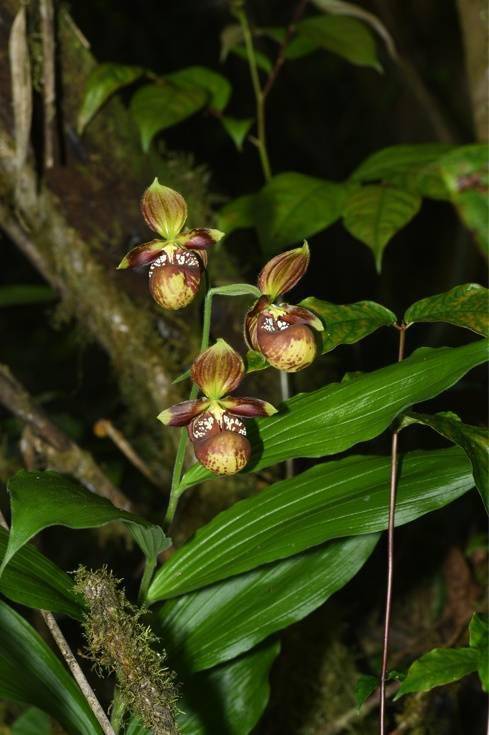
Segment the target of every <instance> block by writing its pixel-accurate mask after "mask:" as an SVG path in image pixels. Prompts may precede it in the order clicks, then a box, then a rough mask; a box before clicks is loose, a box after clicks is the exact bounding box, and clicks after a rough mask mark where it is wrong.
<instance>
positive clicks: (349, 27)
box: [296, 15, 382, 71]
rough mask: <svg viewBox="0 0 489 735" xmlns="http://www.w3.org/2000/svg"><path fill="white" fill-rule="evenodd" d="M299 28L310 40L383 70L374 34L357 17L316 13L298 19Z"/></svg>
mask: <svg viewBox="0 0 489 735" xmlns="http://www.w3.org/2000/svg"><path fill="white" fill-rule="evenodd" d="M296 31H297V33H298V34H299V35H300V36H303V37H304V38H306V39H307V40H308V41H312V42H313V43H315V44H317V46H318V47H320V48H323V49H325V50H326V51H332V52H333V53H334V54H337V55H338V56H341V57H342V58H343V59H346V60H347V61H349V62H350V63H351V64H357V65H358V66H370V67H372V69H375V70H376V71H382V66H381V64H380V62H379V60H378V58H377V50H376V47H375V39H374V37H373V36H372V34H371V32H370V31H369V29H368V28H366V27H365V25H364V24H363V23H361V22H360V21H359V20H356V19H355V18H348V17H345V16H341V15H317V16H314V17H313V18H307V19H306V20H303V21H301V22H300V23H298V24H297V26H296Z"/></svg>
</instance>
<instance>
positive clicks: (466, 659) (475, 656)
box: [395, 648, 479, 699]
mask: <svg viewBox="0 0 489 735" xmlns="http://www.w3.org/2000/svg"><path fill="white" fill-rule="evenodd" d="M478 663H479V653H478V652H477V651H475V650H474V649H473V648H434V649H433V650H432V651H429V652H428V653H425V655H424V656H421V658H419V659H418V660H417V661H415V662H414V663H413V664H411V666H410V667H409V671H408V673H407V676H406V678H405V679H404V681H403V682H402V684H401V686H400V688H399V691H398V692H397V694H396V696H395V699H399V697H402V696H403V695H404V694H409V693H411V692H427V691H429V690H430V689H433V688H434V687H438V686H442V685H443V684H451V683H452V682H454V681H458V680H459V679H462V677H464V676H467V674H471V673H472V672H473V671H477V666H478Z"/></svg>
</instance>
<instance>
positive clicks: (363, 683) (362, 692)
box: [355, 674, 379, 709]
mask: <svg viewBox="0 0 489 735" xmlns="http://www.w3.org/2000/svg"><path fill="white" fill-rule="evenodd" d="M378 686H379V680H378V679H377V677H376V676H371V675H370V674H365V675H364V676H361V677H360V678H359V679H358V680H357V682H356V684H355V702H356V704H357V707H358V709H360V707H361V706H362V704H363V703H364V702H365V701H366V700H367V699H368V698H369V697H370V695H371V694H373V693H374V692H375V690H376V689H377V687H378Z"/></svg>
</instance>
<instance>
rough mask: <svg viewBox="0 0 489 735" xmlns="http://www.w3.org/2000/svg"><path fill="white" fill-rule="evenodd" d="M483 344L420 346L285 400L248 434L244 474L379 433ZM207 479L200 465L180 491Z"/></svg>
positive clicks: (482, 355)
mask: <svg viewBox="0 0 489 735" xmlns="http://www.w3.org/2000/svg"><path fill="white" fill-rule="evenodd" d="M487 348H488V341H487V340H478V341H477V342H473V343H471V344H468V345H464V346H463V347H455V348H452V347H442V348H439V349H430V348H427V347H425V348H422V349H420V350H416V352H415V353H413V354H412V355H411V356H410V357H408V358H407V359H406V360H403V362H401V363H396V364H395V365H389V366H388V367H385V368H381V369H380V370H375V371H374V372H372V373H368V374H365V375H361V376H360V377H358V378H355V379H354V380H351V381H349V382H346V383H334V384H332V385H328V386H326V387H325V388H321V389H320V390H315V391H312V392H311V393H303V394H300V395H298V396H295V397H294V398H292V399H291V400H290V401H287V402H286V403H285V404H284V405H283V407H282V408H281V410H280V411H279V413H278V414H276V415H275V416H272V417H271V418H267V419H258V420H257V422H256V427H257V432H256V435H255V436H253V431H252V429H251V430H250V434H251V439H252V446H253V454H252V458H251V461H250V463H249V465H248V470H259V469H262V468H264V467H270V466H271V465H274V464H276V463H277V462H283V461H284V460H286V459H289V458H293V457H324V456H327V455H331V454H336V453H337V452H342V451H344V450H345V449H349V448H350V447H352V446H354V445H355V444H358V443H359V442H363V441H368V440H369V439H372V438H373V437H374V436H378V435H379V434H381V433H382V432H383V431H385V429H387V427H388V426H389V425H390V424H391V422H392V421H393V420H394V419H395V417H396V416H397V415H398V414H399V413H401V411H405V410H406V409H407V408H409V407H410V406H412V405H413V404H415V403H419V402H421V401H426V400H428V399H429V398H433V397H434V396H436V395H438V394H439V393H441V392H443V391H444V390H446V389H447V388H450V386H452V385H454V384H455V383H457V382H458V380H460V378H461V377H462V376H463V375H465V373H466V372H468V370H470V369H471V368H473V367H475V365H479V364H480V363H483V362H485V360H487V354H488V353H487ZM208 477H211V473H210V472H208V470H206V469H204V468H203V467H202V466H201V465H194V466H193V467H191V468H190V470H189V471H188V472H187V473H186V474H185V475H184V477H183V480H182V487H190V486H191V485H194V484H195V483H197V482H202V481H203V480H205V479H207V478H208Z"/></svg>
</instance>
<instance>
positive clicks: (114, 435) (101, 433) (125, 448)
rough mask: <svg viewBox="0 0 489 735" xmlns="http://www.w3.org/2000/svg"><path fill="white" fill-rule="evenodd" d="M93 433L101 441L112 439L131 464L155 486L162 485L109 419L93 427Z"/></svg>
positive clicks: (98, 422) (100, 420) (99, 421)
mask: <svg viewBox="0 0 489 735" xmlns="http://www.w3.org/2000/svg"><path fill="white" fill-rule="evenodd" d="M93 433H94V434H95V436H98V437H99V438H100V439H103V438H105V437H108V438H109V439H111V440H112V441H113V442H114V444H115V445H116V447H117V448H118V449H119V451H120V452H122V454H123V455H124V456H125V457H126V459H128V460H129V462H131V464H133V465H134V467H136V469H138V470H139V471H140V473H141V474H142V475H144V476H145V477H146V479H147V480H149V481H150V482H151V483H153V485H157V486H159V485H160V480H159V479H158V478H157V477H155V476H154V474H153V473H152V472H151V470H150V468H149V467H148V465H147V464H146V463H145V462H144V461H143V460H142V459H141V457H140V456H139V454H137V452H136V451H135V450H134V448H133V447H132V446H131V444H130V443H129V442H128V440H127V439H126V437H125V436H124V434H123V433H122V432H121V431H119V429H117V428H116V427H115V426H114V424H113V423H112V422H111V421H109V420H108V419H99V420H98V421H97V422H96V423H95V424H94V427H93Z"/></svg>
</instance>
